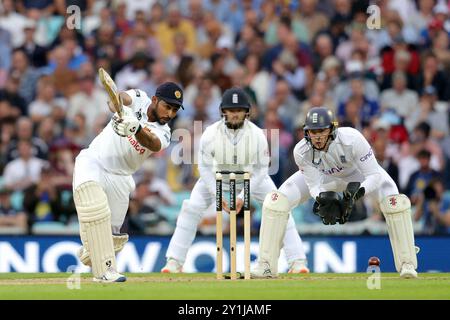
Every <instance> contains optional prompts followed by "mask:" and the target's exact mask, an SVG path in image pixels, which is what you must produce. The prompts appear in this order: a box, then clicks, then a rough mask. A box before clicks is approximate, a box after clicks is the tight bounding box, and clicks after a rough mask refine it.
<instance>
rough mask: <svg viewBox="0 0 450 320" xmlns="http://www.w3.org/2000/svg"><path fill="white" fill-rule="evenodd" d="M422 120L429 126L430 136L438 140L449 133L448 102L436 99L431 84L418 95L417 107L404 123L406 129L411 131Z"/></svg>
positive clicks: (435, 93)
mask: <svg viewBox="0 0 450 320" xmlns="http://www.w3.org/2000/svg"><path fill="white" fill-rule="evenodd" d="M423 121H425V122H427V123H428V124H429V125H430V127H431V133H430V137H431V138H433V139H436V140H437V141H440V140H442V139H443V138H444V137H445V136H447V135H449V132H450V129H449V123H448V102H439V101H437V92H436V89H435V88H434V87H433V86H428V87H426V88H425V89H424V92H423V93H422V96H421V97H420V102H419V108H416V109H415V110H414V111H413V112H412V113H410V114H409V116H408V117H407V118H406V121H405V124H406V127H407V128H408V130H409V131H412V129H413V128H414V127H415V126H416V125H417V124H418V123H420V122H423Z"/></svg>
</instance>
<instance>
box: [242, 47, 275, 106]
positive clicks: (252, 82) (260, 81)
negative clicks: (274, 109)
mask: <svg viewBox="0 0 450 320" xmlns="http://www.w3.org/2000/svg"><path fill="white" fill-rule="evenodd" d="M244 65H245V75H244V78H245V80H244V82H245V83H246V84H248V85H249V86H250V88H251V89H252V90H253V91H254V92H255V94H256V101H257V102H258V106H259V108H261V110H264V109H265V108H266V104H267V101H268V99H269V96H270V75H269V73H268V72H267V71H266V70H263V69H261V59H260V58H259V57H258V55H256V54H249V55H248V56H247V57H246V58H245V61H244Z"/></svg>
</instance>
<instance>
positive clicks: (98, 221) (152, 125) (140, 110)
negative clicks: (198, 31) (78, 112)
mask: <svg viewBox="0 0 450 320" xmlns="http://www.w3.org/2000/svg"><path fill="white" fill-rule="evenodd" d="M120 98H121V100H122V101H123V107H122V110H120V111H121V112H120V114H121V115H122V116H121V117H120V116H119V114H118V113H117V112H116V113H114V116H113V117H112V119H111V121H110V122H109V124H108V125H107V126H106V127H105V128H104V129H103V131H102V132H101V133H100V134H99V135H98V136H97V137H96V138H95V139H94V140H93V141H92V142H91V144H90V145H89V147H88V148H87V149H84V150H82V151H81V152H80V154H79V155H78V157H77V158H76V160H75V171H74V176H73V191H74V202H75V206H76V208H77V213H78V219H79V222H80V238H81V241H82V243H83V246H82V247H81V248H80V251H79V258H80V260H81V262H82V263H83V264H85V265H89V266H91V267H92V273H93V275H94V281H100V282H123V281H126V278H125V277H124V276H123V275H121V274H119V273H118V272H117V271H116V257H115V254H116V253H117V252H119V251H120V250H121V249H122V248H123V246H124V245H125V243H126V242H127V241H128V235H127V234H121V233H120V228H121V227H122V223H123V221H124V218H125V215H126V212H127V209H128V202H129V195H130V193H131V192H132V191H133V190H134V188H135V183H134V181H133V178H132V176H131V175H132V174H133V173H134V172H135V171H136V170H138V169H139V167H140V166H141V165H142V163H143V162H144V161H145V159H147V158H148V157H149V156H150V155H151V154H152V153H154V152H158V151H160V150H162V149H165V148H167V147H168V145H169V143H170V135H171V133H170V128H169V126H168V125H167V123H168V122H169V121H170V120H171V119H173V118H174V117H175V115H176V113H177V112H178V110H179V109H180V108H181V107H182V101H183V98H182V90H181V88H180V87H179V86H178V85H176V84H175V83H173V82H166V83H164V84H162V85H160V86H159V87H158V88H157V90H156V92H155V95H154V96H153V97H152V98H151V99H150V98H149V97H148V96H147V94H146V93H145V92H144V91H141V90H137V89H136V90H128V91H125V92H121V93H120ZM109 106H110V109H111V111H112V112H114V111H117V110H114V108H113V106H112V105H111V104H109Z"/></svg>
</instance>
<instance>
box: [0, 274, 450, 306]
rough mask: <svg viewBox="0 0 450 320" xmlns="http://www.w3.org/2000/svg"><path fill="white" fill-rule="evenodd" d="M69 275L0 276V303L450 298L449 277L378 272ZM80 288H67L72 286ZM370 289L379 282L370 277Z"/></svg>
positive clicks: (372, 281)
mask: <svg viewBox="0 0 450 320" xmlns="http://www.w3.org/2000/svg"><path fill="white" fill-rule="evenodd" d="M68 276H69V274H67V273H56V274H55V273H54V274H48V273H47V274H44V273H34V274H23V273H20V274H15V273H4V274H0V299H161V300H172V299H177V300H178V299H180V300H185V299H194V300H196V299H202V300H205V299H206V300H211V299H213V300H216V299H225V300H227V299H233V300H241V299H257V300H266V299H269V300H277V299H287V300H299V299H450V273H428V274H420V277H419V278H418V279H411V280H407V279H400V278H399V277H398V274H393V273H382V274H381V278H380V284H381V288H380V289H372V290H369V289H368V287H367V282H368V276H369V274H364V273H355V274H330V273H327V274H323V273H321V274H314V273H313V274H308V275H287V274H283V275H281V276H280V278H279V279H270V280H235V281H231V280H221V281H218V280H216V279H215V274H211V273H198V274H179V275H167V274H160V273H151V274H127V276H128V281H127V282H125V283H114V284H98V283H93V282H92V281H91V278H90V275H88V274H83V275H82V276H81V279H80V281H79V282H78V281H77V280H76V279H74V278H71V280H69V281H68V280H67V279H68ZM77 283H79V287H80V289H69V288H68V284H69V287H76V286H77ZM369 283H370V284H371V285H372V286H374V285H376V284H377V282H376V281H375V280H374V279H371V281H369Z"/></svg>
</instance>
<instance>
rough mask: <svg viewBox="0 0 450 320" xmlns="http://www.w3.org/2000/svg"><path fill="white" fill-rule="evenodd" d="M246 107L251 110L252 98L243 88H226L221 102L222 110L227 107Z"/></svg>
mask: <svg viewBox="0 0 450 320" xmlns="http://www.w3.org/2000/svg"><path fill="white" fill-rule="evenodd" d="M237 108H242V109H246V110H247V112H248V111H250V98H249V97H248V95H247V94H246V93H245V91H244V90H242V89H241V88H231V89H227V90H225V92H224V93H223V96H222V102H221V103H220V110H221V111H222V110H225V109H237Z"/></svg>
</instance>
